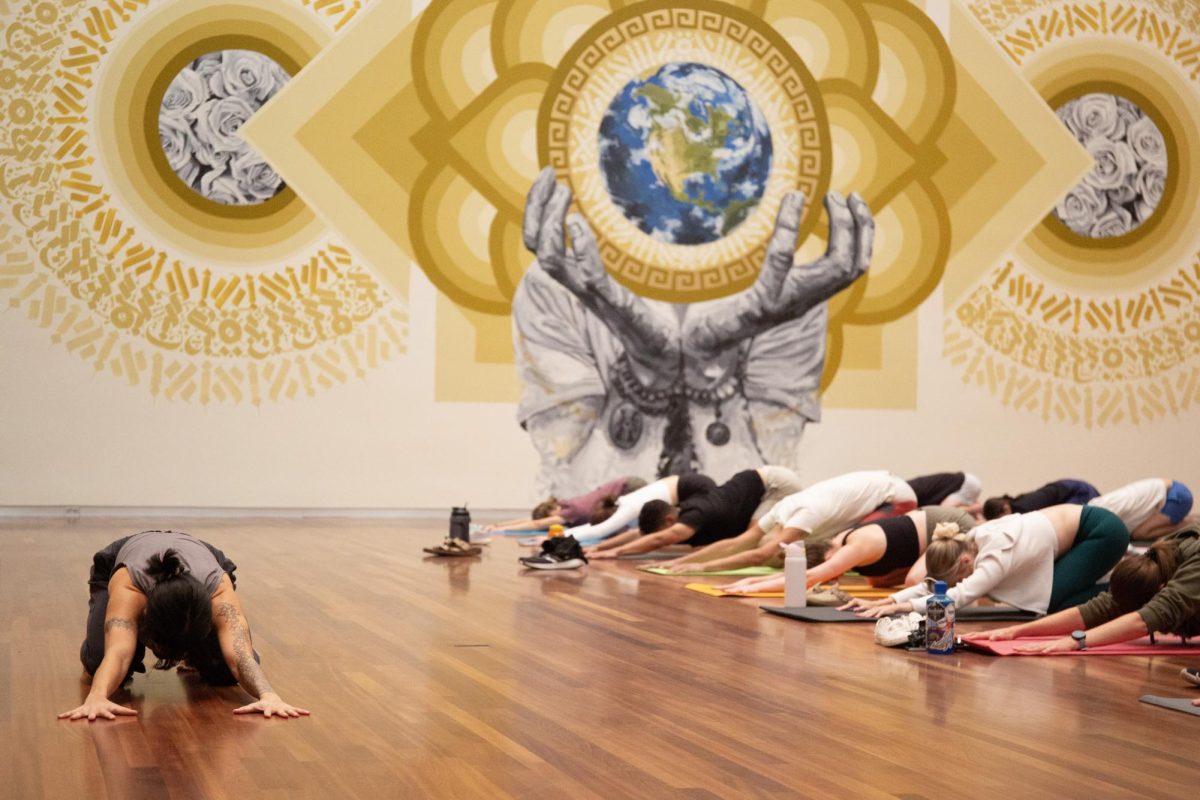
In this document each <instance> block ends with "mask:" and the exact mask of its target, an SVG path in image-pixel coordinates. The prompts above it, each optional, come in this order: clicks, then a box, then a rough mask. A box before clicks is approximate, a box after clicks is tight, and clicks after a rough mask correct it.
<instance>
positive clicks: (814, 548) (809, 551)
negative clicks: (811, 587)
mask: <svg viewBox="0 0 1200 800" xmlns="http://www.w3.org/2000/svg"><path fill="white" fill-rule="evenodd" d="M832 545H833V539H832V538H825V539H817V540H813V539H812V537H809V538H808V539H805V540H804V561H805V563H807V564H808V565H809V567H813V566H816V565H817V564H824V563H825V557H826V556H827V555H829V548H830V547H831V546H832Z"/></svg>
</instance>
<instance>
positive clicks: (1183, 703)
mask: <svg viewBox="0 0 1200 800" xmlns="http://www.w3.org/2000/svg"><path fill="white" fill-rule="evenodd" d="M1138 700H1140V701H1142V702H1143V703H1147V704H1149V705H1152V706H1162V707H1163V708H1169V709H1171V710H1172V711H1182V712H1183V713H1185V714H1191V715H1192V716H1193V717H1200V707H1197V706H1194V705H1192V698H1190V697H1158V696H1157V695H1153V694H1144V695H1142V696H1141V697H1139V698H1138Z"/></svg>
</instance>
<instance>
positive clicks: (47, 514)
mask: <svg viewBox="0 0 1200 800" xmlns="http://www.w3.org/2000/svg"><path fill="white" fill-rule="evenodd" d="M471 513H472V515H473V516H476V517H484V518H492V517H505V518H512V517H519V516H521V515H522V514H527V513H529V511H528V509H525V510H524V511H519V510H516V509H511V508H510V509H486V508H485V509H474V508H473V509H471ZM449 516H450V509H448V508H436V509H435V508H231V507H227V508H216V507H188V506H0V519H18V518H23V519H30V518H33V519H57V518H63V519H70V520H75V519H127V518H139V519H183V518H186V519H238V518H240V519H248V518H249V519H268V518H269V519H438V520H444V519H448V518H449Z"/></svg>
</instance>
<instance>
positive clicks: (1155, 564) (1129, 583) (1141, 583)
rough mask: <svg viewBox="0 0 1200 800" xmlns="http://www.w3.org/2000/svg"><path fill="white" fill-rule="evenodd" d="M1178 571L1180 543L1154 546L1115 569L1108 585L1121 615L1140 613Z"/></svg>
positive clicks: (1124, 559) (1156, 543) (1129, 557)
mask: <svg viewBox="0 0 1200 800" xmlns="http://www.w3.org/2000/svg"><path fill="white" fill-rule="evenodd" d="M1177 569H1179V542H1177V541H1169V542H1155V543H1154V544H1152V545H1150V548H1149V549H1148V550H1147V551H1146V552H1145V553H1143V554H1142V555H1140V556H1127V557H1125V558H1123V559H1121V561H1120V562H1119V563H1118V564H1117V566H1115V567H1113V571H1112V578H1111V581H1110V583H1109V585H1108V588H1109V591H1110V592H1111V593H1112V596H1113V600H1114V601H1116V604H1117V609H1118V610H1119V611H1120V612H1121V613H1122V614H1128V613H1129V612H1131V611H1137V610H1138V609H1140V608H1141V607H1142V606H1144V605H1146V603H1149V602H1150V598H1152V597H1154V595H1156V594H1158V590H1159V589H1161V588H1162V587H1163V586H1164V585H1165V584H1166V583H1167V581H1169V580H1171V578H1172V577H1174V575H1175V570H1177Z"/></svg>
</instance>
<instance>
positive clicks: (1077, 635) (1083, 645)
mask: <svg viewBox="0 0 1200 800" xmlns="http://www.w3.org/2000/svg"><path fill="white" fill-rule="evenodd" d="M1071 638H1072V639H1074V640H1075V644H1076V645H1078V647H1077V648H1076V649H1077V650H1087V632H1086V631H1071Z"/></svg>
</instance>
